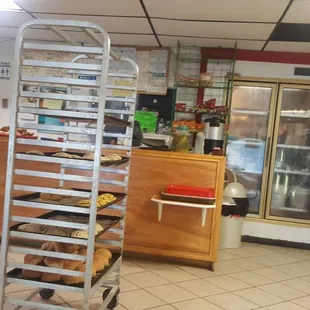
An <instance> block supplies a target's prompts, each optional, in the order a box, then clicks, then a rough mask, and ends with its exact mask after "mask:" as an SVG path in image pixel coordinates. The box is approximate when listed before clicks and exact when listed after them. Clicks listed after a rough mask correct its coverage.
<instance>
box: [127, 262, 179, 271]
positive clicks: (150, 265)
mask: <svg viewBox="0 0 310 310" xmlns="http://www.w3.org/2000/svg"><path fill="white" fill-rule="evenodd" d="M131 262H132V263H134V264H136V265H138V266H140V267H142V268H144V269H146V270H159V269H165V268H171V267H173V265H171V264H168V263H164V262H155V261H151V260H143V259H132V260H131Z"/></svg>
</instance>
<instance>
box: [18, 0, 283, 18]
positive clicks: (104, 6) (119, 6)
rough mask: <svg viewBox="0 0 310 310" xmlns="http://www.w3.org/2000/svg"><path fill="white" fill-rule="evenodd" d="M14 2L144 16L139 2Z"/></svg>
mask: <svg viewBox="0 0 310 310" xmlns="http://www.w3.org/2000/svg"><path fill="white" fill-rule="evenodd" d="M277 1H278V0H277ZM14 2H16V4H18V5H20V6H21V7H22V8H24V9H25V10H27V11H28V12H37V13H63V14H85V15H92V14H95V15H122V16H145V15H144V12H143V9H142V6H141V5H140V2H139V0H87V1H81V0H49V1H48V0H14Z"/></svg>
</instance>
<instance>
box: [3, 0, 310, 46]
mask: <svg viewBox="0 0 310 310" xmlns="http://www.w3.org/2000/svg"><path fill="white" fill-rule="evenodd" d="M14 2H15V3H16V4H17V5H19V6H20V7H21V8H22V10H23V11H24V12H16V11H11V12H0V42H2V41H6V40H8V39H12V40H13V39H14V37H15V35H16V32H17V28H18V27H19V26H20V25H22V24H23V23H25V22H27V21H29V20H32V19H41V18H48V19H71V20H82V21H91V22H94V23H97V24H100V25H101V26H103V27H104V28H105V29H106V30H107V31H108V32H109V34H110V36H111V39H112V43H113V44H114V45H139V46H141V45H142V46H143V45H144V46H170V47H174V46H176V45H177V42H178V41H179V42H180V43H181V44H183V45H195V46H214V47H217V46H222V47H233V46H234V44H235V43H236V42H237V45H238V48H241V49H249V50H266V51H268V50H270V51H290V52H310V46H309V42H310V33H309V31H308V30H309V29H310V14H309V12H310V0H186V1H185V0H87V1H84V0H50V1H48V0H14ZM296 29H298V31H296ZM305 33H306V34H307V33H309V37H308V36H307V35H305ZM301 34H302V35H301ZM52 36H53V35H52ZM73 36H74V37H75V39H76V40H79V41H80V42H81V43H87V42H86V41H84V37H83V36H80V35H79V33H73ZM33 39H42V40H55V39H56V40H57V38H56V37H54V36H53V37H48V36H47V35H46V34H45V33H44V31H41V30H37V31H34V37H33ZM85 40H87V38H86V39H85ZM83 41H84V42H83Z"/></svg>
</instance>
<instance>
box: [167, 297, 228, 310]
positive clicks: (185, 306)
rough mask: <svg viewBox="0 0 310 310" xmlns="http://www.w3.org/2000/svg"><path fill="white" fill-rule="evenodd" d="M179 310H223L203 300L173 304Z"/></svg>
mask: <svg viewBox="0 0 310 310" xmlns="http://www.w3.org/2000/svg"><path fill="white" fill-rule="evenodd" d="M173 306H174V307H176V308H177V309H179V310H203V309H205V310H221V309H222V308H220V307H218V306H216V305H214V304H211V303H210V302H208V301H206V300H203V299H194V300H188V301H183V302H179V303H176V304H173Z"/></svg>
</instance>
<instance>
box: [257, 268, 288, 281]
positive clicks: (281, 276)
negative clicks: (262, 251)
mask: <svg viewBox="0 0 310 310" xmlns="http://www.w3.org/2000/svg"><path fill="white" fill-rule="evenodd" d="M253 272H254V273H256V274H258V275H261V276H263V277H266V278H268V279H271V280H273V281H285V280H290V279H292V278H293V277H292V276H290V275H288V274H286V273H284V272H281V271H278V270H276V269H273V268H263V269H258V270H254V271H253Z"/></svg>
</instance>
